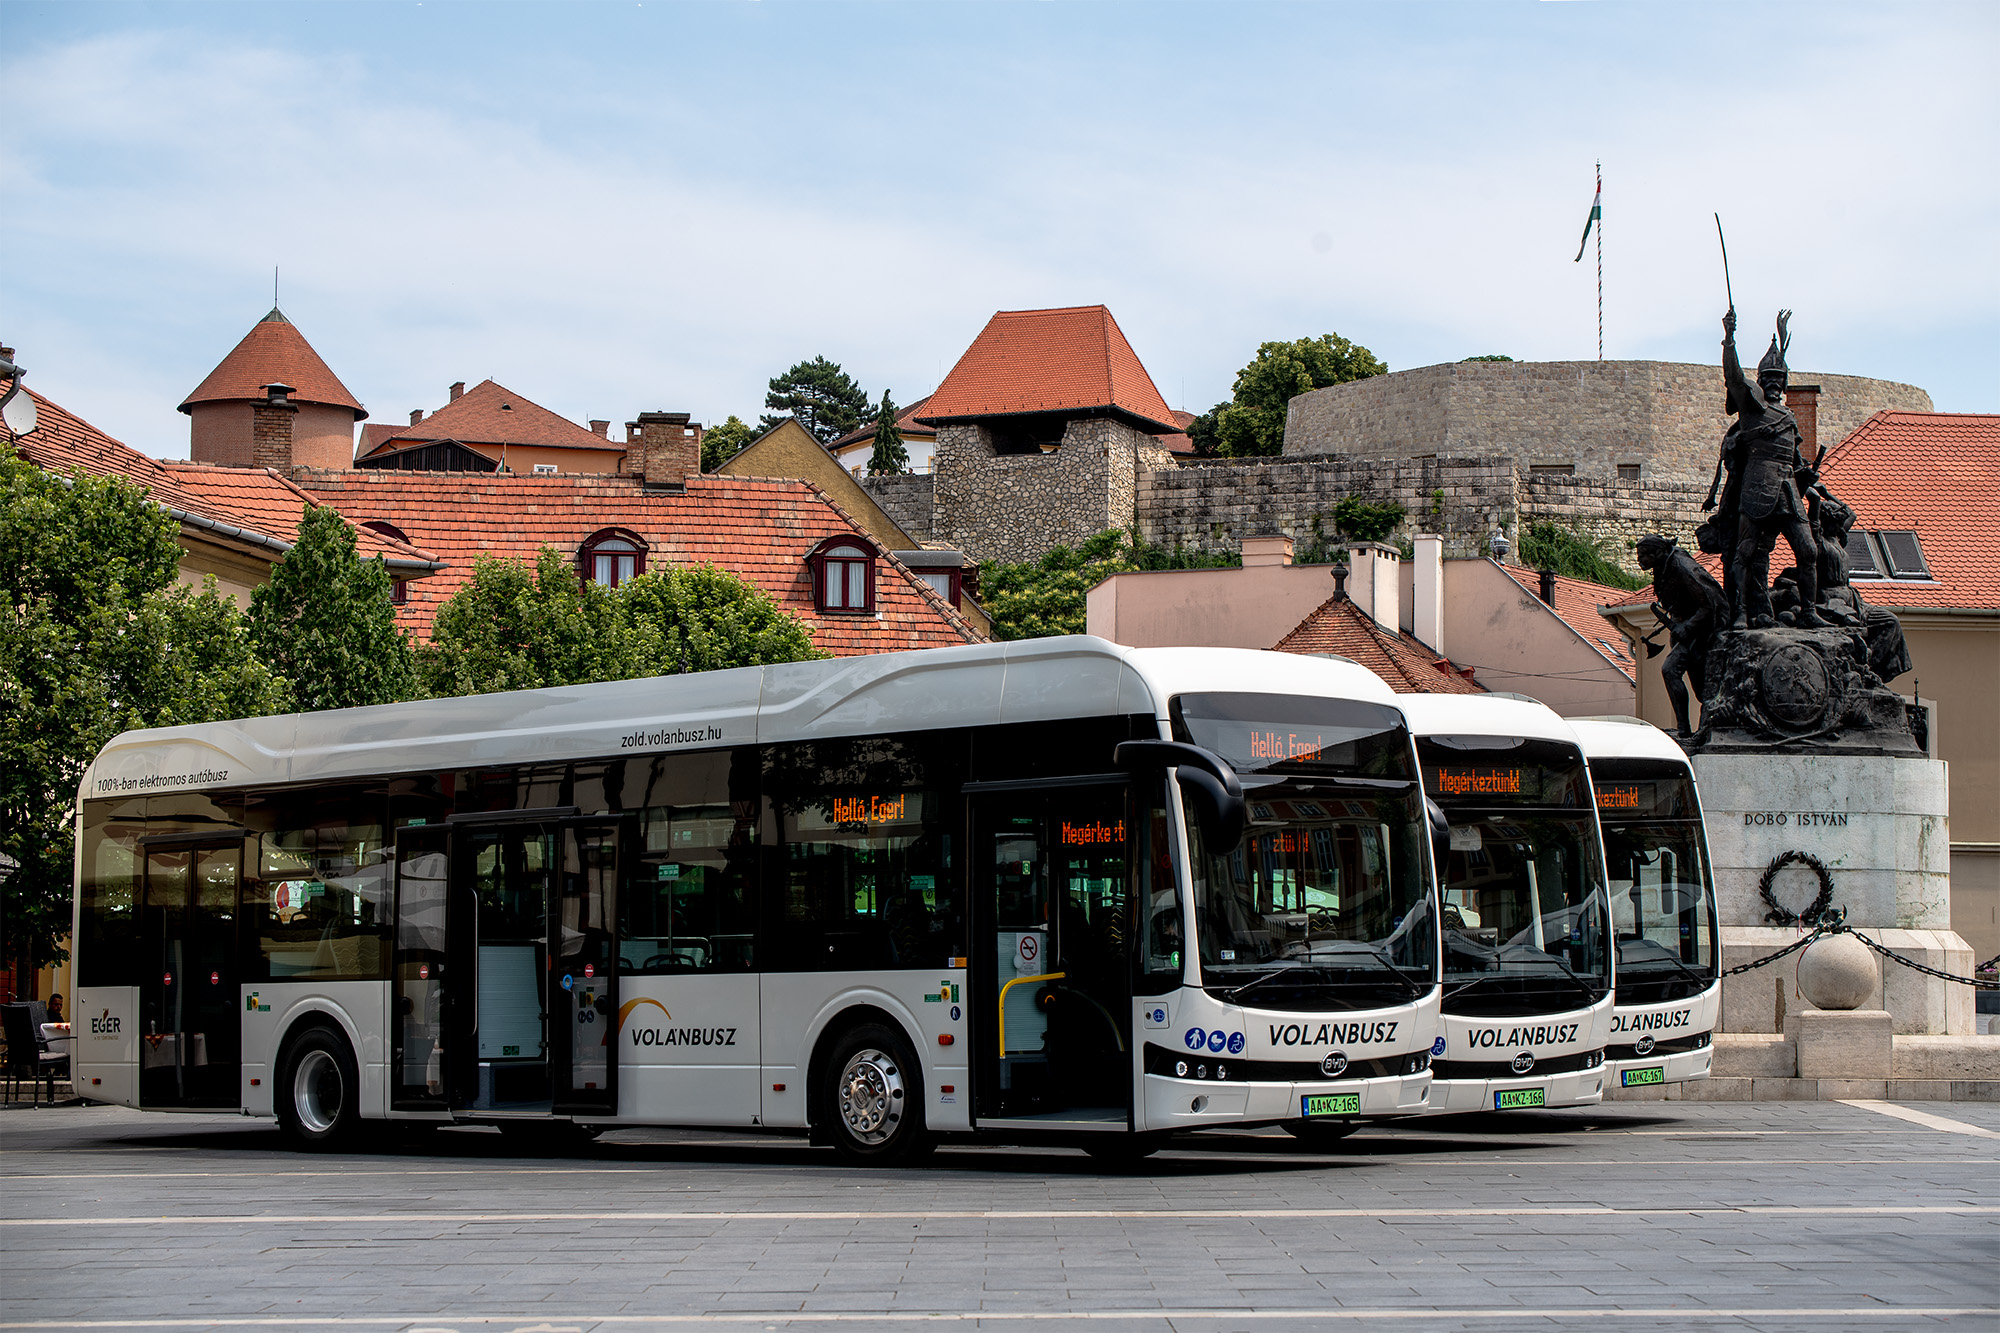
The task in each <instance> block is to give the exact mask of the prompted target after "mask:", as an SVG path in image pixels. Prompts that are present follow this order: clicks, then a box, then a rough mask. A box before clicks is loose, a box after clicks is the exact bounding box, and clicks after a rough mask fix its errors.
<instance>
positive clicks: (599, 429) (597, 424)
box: [590, 419, 611, 440]
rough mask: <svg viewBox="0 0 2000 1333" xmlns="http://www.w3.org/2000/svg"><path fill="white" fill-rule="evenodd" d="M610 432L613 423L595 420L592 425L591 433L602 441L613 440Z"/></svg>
mask: <svg viewBox="0 0 2000 1333" xmlns="http://www.w3.org/2000/svg"><path fill="white" fill-rule="evenodd" d="M610 430H611V423H610V422H608V421H598V420H595V419H593V420H592V421H591V423H590V433H591V434H592V435H595V436H596V437H597V438H598V439H600V440H608V439H610V438H611V435H610Z"/></svg>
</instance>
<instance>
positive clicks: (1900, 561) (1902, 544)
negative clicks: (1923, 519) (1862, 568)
mask: <svg viewBox="0 0 2000 1333" xmlns="http://www.w3.org/2000/svg"><path fill="white" fill-rule="evenodd" d="M1875 540H1876V541H1878V542H1880V543H1881V545H1882V555H1883V556H1884V557H1885V559H1886V561H1887V563H1888V566H1889V577H1890V578H1892V579H1928V578H1930V576H1931V571H1930V566H1929V565H1927V564H1925V563H1924V548H1923V546H1922V544H1921V543H1919V542H1918V541H1917V534H1916V533H1914V532H1909V531H1905V530H1890V531H1886V532H1877V533H1876V534H1875Z"/></svg>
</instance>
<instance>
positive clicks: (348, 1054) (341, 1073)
mask: <svg viewBox="0 0 2000 1333" xmlns="http://www.w3.org/2000/svg"><path fill="white" fill-rule="evenodd" d="M277 1092H278V1096H277V1099H276V1100H277V1111H278V1123H279V1125H281V1126H283V1128H284V1131H285V1133H286V1135H287V1136H289V1137H290V1139H291V1140H292V1142H293V1143H294V1144H295V1145H297V1146H298V1147H301V1148H315V1149H326V1148H339V1147H344V1146H346V1145H347V1144H348V1143H350V1142H352V1141H353V1139H354V1136H355V1132H356V1131H357V1130H358V1129H359V1128H360V1125H361V1071H360V1070H359V1069H358V1068H357V1067H356V1065H355V1063H354V1052H353V1051H351V1050H349V1049H348V1046H347V1038H345V1037H343V1036H341V1035H340V1034H339V1033H338V1032H335V1031H333V1030H332V1029H331V1028H324V1027H310V1028H307V1029H306V1030H305V1031H304V1032H301V1033H300V1034H299V1035H298V1036H296V1037H294V1038H293V1039H292V1040H291V1041H290V1042H289V1043H287V1045H286V1047H285V1053H284V1055H283V1057H282V1058H281V1059H280V1060H279V1074H278V1088H277Z"/></svg>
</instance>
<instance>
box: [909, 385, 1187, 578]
mask: <svg viewBox="0 0 2000 1333" xmlns="http://www.w3.org/2000/svg"><path fill="white" fill-rule="evenodd" d="M1173 465H1174V463H1173V455H1171V454H1169V453H1168V452H1167V451H1166V450H1164V449H1162V448H1160V446H1159V445H1157V444H1155V443H1154V442H1153V440H1152V438H1151V437H1150V436H1147V435H1143V434H1141V433H1140V432H1138V431H1136V430H1134V429H1132V428H1131V427H1130V426H1127V425H1124V424H1123V423H1121V422H1117V421H1113V420H1110V419H1108V418H1102V417H1098V418H1083V419H1079V420H1075V421H1072V422H1070V423H1069V424H1068V425H1067V426H1066V427H1065V428H1064V430H1063V440H1062V446H1061V447H1060V448H1058V449H1056V450H1055V451H1054V452H1052V453H1046V454H999V453H996V452H995V451H994V444H993V433H992V432H991V431H990V430H988V429H987V428H986V427H985V426H980V425H970V426H965V425H960V426H941V427H939V429H938V438H937V455H936V466H935V469H934V470H933V472H932V473H931V477H932V487H933V490H932V494H933V497H934V498H933V508H932V522H931V530H932V532H933V534H934V535H935V538H936V540H938V541H943V542H948V543H950V544H951V545H953V546H956V547H958V548H959V549H960V550H962V551H965V552H966V553H968V554H969V555H971V556H973V557H974V558H975V559H978V560H1005V561H1020V560H1033V559H1037V558H1039V557H1040V556H1041V555H1042V554H1043V553H1044V552H1046V551H1047V550H1048V549H1049V548H1050V547H1052V546H1074V545H1076V544H1077V543H1079V542H1082V541H1085V540H1088V539H1089V538H1091V537H1094V536H1096V535H1097V534H1098V533H1100V532H1103V531H1104V530H1105V529H1107V528H1123V527H1127V526H1130V525H1131V523H1132V522H1133V519H1134V515H1135V512H1136V497H1137V493H1138V489H1139V480H1140V476H1141V474H1142V473H1145V472H1154V471H1159V470H1164V469H1171V468H1172V467H1173Z"/></svg>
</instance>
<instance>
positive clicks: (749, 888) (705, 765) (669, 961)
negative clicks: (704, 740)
mask: <svg viewBox="0 0 2000 1333" xmlns="http://www.w3.org/2000/svg"><path fill="white" fill-rule="evenodd" d="M756 765H757V759H756V752H755V751H750V750H707V751H701V752H698V753H693V754H664V755H660V756H659V757H657V758H656V759H654V760H653V761H652V762H651V765H650V767H649V769H648V770H647V771H646V773H645V774H644V780H643V782H638V781H635V780H634V775H633V774H631V773H629V772H628V773H627V774H626V775H625V779H624V781H625V793H626V799H628V800H635V801H638V802H643V804H641V805H640V806H639V809H640V818H639V834H638V850H637V854H636V855H634V856H633V857H631V858H629V860H630V868H629V870H628V871H627V872H626V876H625V882H624V885H623V886H622V888H621V890H620V892H619V895H618V966H619V970H620V971H622V972H623V973H624V974H625V975H626V976H675V975H683V974H688V973H704V972H749V971H752V970H754V969H755V968H757V967H758V966H759V964H760V963H761V962H762V960H761V959H760V958H759V957H758V956H757V950H756V936H757V882H758V878H759V866H760V863H761V862H760V858H761V855H762V853H761V850H760V848H759V846H758V842H759V839H758V830H757V802H756V799H755V793H756Z"/></svg>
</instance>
